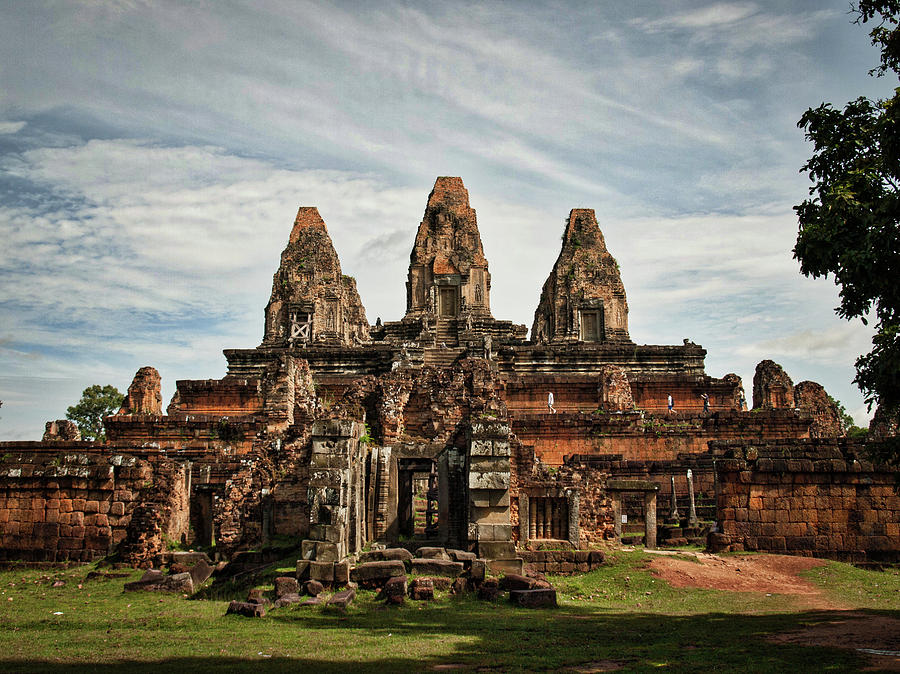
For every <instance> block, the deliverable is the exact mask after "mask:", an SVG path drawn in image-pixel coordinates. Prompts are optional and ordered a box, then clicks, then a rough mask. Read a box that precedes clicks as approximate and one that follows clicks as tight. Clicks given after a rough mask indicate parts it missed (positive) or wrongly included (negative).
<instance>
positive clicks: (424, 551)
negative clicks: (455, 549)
mask: <svg viewBox="0 0 900 674" xmlns="http://www.w3.org/2000/svg"><path fill="white" fill-rule="evenodd" d="M416 557H418V558H419V559H443V560H446V561H448V562H449V561H450V555H448V554H447V551H446V550H445V549H444V548H429V547H421V548H419V549H418V550H416Z"/></svg>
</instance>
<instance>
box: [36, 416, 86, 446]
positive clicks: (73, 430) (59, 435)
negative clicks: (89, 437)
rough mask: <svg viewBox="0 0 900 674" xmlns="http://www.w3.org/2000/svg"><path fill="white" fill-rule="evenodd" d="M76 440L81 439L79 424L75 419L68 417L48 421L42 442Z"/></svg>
mask: <svg viewBox="0 0 900 674" xmlns="http://www.w3.org/2000/svg"><path fill="white" fill-rule="evenodd" d="M76 440H81V431H79V430H78V425H77V424H76V423H75V422H74V421H69V420H68V419H57V420H56V421H48V422H47V424H46V425H45V426H44V437H43V438H41V442H56V441H65V442H73V441H76Z"/></svg>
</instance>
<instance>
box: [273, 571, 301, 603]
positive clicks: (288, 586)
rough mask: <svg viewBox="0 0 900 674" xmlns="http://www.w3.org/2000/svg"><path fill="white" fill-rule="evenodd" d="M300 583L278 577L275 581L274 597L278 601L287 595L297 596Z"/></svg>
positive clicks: (288, 578) (284, 577) (289, 578)
mask: <svg viewBox="0 0 900 674" xmlns="http://www.w3.org/2000/svg"><path fill="white" fill-rule="evenodd" d="M299 592H300V583H298V582H297V579H296V578H292V577H290V576H279V577H278V578H276V579H275V596H276V597H278V598H279V599H280V598H281V597H283V596H285V595H287V594H299Z"/></svg>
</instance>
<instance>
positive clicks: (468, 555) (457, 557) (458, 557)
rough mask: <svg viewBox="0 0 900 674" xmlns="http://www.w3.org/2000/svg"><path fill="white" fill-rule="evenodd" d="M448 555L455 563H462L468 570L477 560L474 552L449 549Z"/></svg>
mask: <svg viewBox="0 0 900 674" xmlns="http://www.w3.org/2000/svg"><path fill="white" fill-rule="evenodd" d="M447 555H449V557H450V559H451V560H453V561H454V562H461V563H462V565H463V566H465V567H467V568H468V567H470V566H472V561H473V560H474V559H475V553H474V552H466V551H465V550H453V549H448V550H447Z"/></svg>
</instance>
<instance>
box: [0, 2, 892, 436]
mask: <svg viewBox="0 0 900 674" xmlns="http://www.w3.org/2000/svg"><path fill="white" fill-rule="evenodd" d="M852 21H853V17H852V16H851V15H850V14H849V13H848V3H847V2H846V0H815V1H809V2H807V1H802V0H798V1H792V2H787V3H785V2H778V1H774V0H772V1H768V0H767V1H759V2H713V3H710V2H687V1H681V0H671V1H668V2H643V1H640V0H638V1H635V2H626V3H622V2H617V3H605V2H546V3H527V2H499V1H495V2H486V1H483V2H460V1H456V0H454V1H449V2H448V1H447V0H444V1H443V2H389V1H379V0H373V1H371V2H366V3H359V2H346V3H342V2H328V3H325V2H303V1H302V0H282V1H279V0H255V1H253V2H249V1H248V2H229V1H226V0H215V1H214V2H212V1H211V2H200V1H198V2H167V1H164V0H153V1H152V2H149V1H148V2H144V1H142V0H82V1H79V0H67V1H59V2H44V1H41V0H35V1H33V2H31V1H25V0H21V1H19V0H6V1H4V2H0V241H2V244H0V400H2V401H3V407H2V408H0V440H14V439H31V440H36V439H40V436H41V434H42V432H43V425H44V422H45V421H47V420H50V419H57V418H64V416H65V412H66V407H67V406H69V405H71V404H73V403H75V402H76V401H77V400H78V398H79V396H80V394H81V391H82V390H83V389H84V388H86V387H87V386H90V385H92V384H113V385H114V386H117V387H118V388H119V389H120V390H122V391H124V390H125V389H126V388H127V387H128V385H129V383H130V381H131V378H132V376H133V375H134V373H135V372H136V371H137V369H138V368H140V367H141V366H144V365H152V366H154V367H156V368H157V369H158V370H159V371H160V374H161V375H162V378H163V397H164V404H166V403H167V402H168V400H169V398H170V397H171V395H172V393H174V389H175V381H176V380H178V379H207V378H219V377H221V376H223V375H224V374H225V367H226V363H225V359H224V356H223V355H222V349H224V348H252V347H255V346H256V345H258V344H259V342H260V341H261V338H262V332H263V309H264V307H265V304H266V302H267V300H268V297H269V293H270V291H271V284H272V280H271V279H272V274H273V273H274V272H275V270H276V268H277V266H278V262H279V256H280V252H281V250H282V249H283V248H284V246H285V244H286V243H287V238H288V234H289V233H290V229H291V225H292V222H293V218H294V215H295V214H296V211H297V208H298V206H301V205H303V206H318V208H319V211H320V213H321V214H322V216H323V218H324V219H325V222H326V223H327V226H328V229H329V232H330V234H331V237H332V240H333V241H334V244H335V248H336V250H337V252H338V255H339V256H340V259H341V264H342V267H343V271H344V273H345V274H350V275H353V276H355V277H356V278H357V281H358V284H359V290H360V294H361V296H362V300H363V303H364V305H365V307H366V311H367V315H368V318H369V321H370V322H371V323H374V322H375V319H376V318H377V317H380V318H381V319H382V320H384V321H387V320H399V319H400V318H401V317H402V316H403V313H404V311H405V286H404V283H405V280H406V271H407V265H408V263H409V252H410V249H411V248H412V244H413V239H414V236H415V232H416V229H417V227H418V224H419V222H420V221H421V219H422V215H423V212H424V208H425V203H426V200H427V197H428V193H429V191H430V190H431V187H432V186H433V184H434V180H435V178H436V177H437V176H441V175H456V176H461V177H462V178H463V181H464V183H465V185H466V187H467V188H468V190H469V195H470V202H471V205H472V207H473V208H475V210H476V212H477V214H478V224H479V228H480V230H481V236H482V240H483V242H484V250H485V254H486V256H487V258H488V261H489V263H490V269H491V274H492V278H493V283H492V290H491V304H492V311H493V314H494V316H495V317H496V318H499V319H507V320H514V321H516V322H517V323H524V324H526V325H527V326H528V327H529V328H530V327H531V323H532V319H533V315H534V310H535V308H536V306H537V303H538V298H539V294H540V288H541V285H542V284H543V282H544V280H545V279H546V277H547V275H548V274H549V272H550V270H551V268H552V266H553V263H554V261H555V259H556V256H557V255H558V252H559V247H560V236H561V234H562V232H563V227H564V224H565V220H566V217H567V216H568V213H569V211H570V210H571V209H572V208H593V209H595V210H596V213H597V218H598V220H599V222H600V226H601V229H602V230H603V233H604V236H605V238H606V242H607V246H608V247H609V249H610V252H611V253H612V254H613V256H615V257H616V259H617V260H618V262H619V264H620V267H621V270H622V277H623V281H624V283H625V287H626V291H627V293H628V302H629V307H630V314H629V319H630V329H631V337H632V339H633V340H634V341H635V342H637V343H641V344H681V342H682V340H683V339H684V338H689V339H691V340H693V341H694V342H697V343H699V344H701V345H703V346H704V347H705V348H706V349H707V351H708V355H707V360H706V369H707V373H708V374H710V375H712V376H715V377H721V376H723V375H724V374H726V373H729V372H735V373H737V374H739V375H740V376H741V377H742V378H743V379H744V382H745V386H746V388H747V391H748V393H749V391H750V389H751V385H752V378H753V372H754V368H755V366H756V363H758V362H759V361H760V360H762V359H764V358H771V359H773V360H775V361H777V362H779V363H781V364H782V365H783V366H784V367H785V369H786V370H787V372H788V374H789V375H790V376H791V377H792V378H793V380H794V382H795V383H796V382H799V381H802V380H806V379H811V380H814V381H818V382H820V383H821V384H823V385H824V386H825V387H826V389H827V390H828V391H829V393H831V394H832V395H833V396H834V397H836V398H837V399H838V400H840V401H842V402H843V403H844V405H845V406H846V407H847V409H848V411H849V412H850V413H852V414H853V415H854V418H855V419H856V420H857V422H858V423H861V424H862V423H867V421H866V420H867V418H868V413H867V410H866V408H865V405H864V403H863V400H862V396H861V395H860V393H859V391H858V390H857V389H856V388H855V387H854V385H853V384H852V383H851V382H852V379H853V374H854V369H853V363H854V361H855V359H856V358H857V356H859V355H860V354H862V353H865V352H867V351H868V350H869V349H870V346H871V341H870V340H871V330H870V328H867V327H866V326H864V325H862V323H861V322H860V321H859V320H856V321H853V322H848V321H845V320H842V319H840V318H838V317H837V316H836V315H835V314H834V311H833V310H834V307H836V306H837V304H838V294H837V289H836V288H835V286H834V285H833V283H832V281H831V279H818V280H811V279H807V278H804V277H803V276H801V275H800V273H799V266H798V263H797V261H796V260H794V259H793V257H792V253H791V249H792V247H793V244H794V241H795V239H796V234H797V222H796V217H795V215H794V213H793V211H792V207H793V206H794V205H796V204H798V203H800V202H801V201H802V200H803V199H805V198H806V197H807V190H808V187H809V185H810V183H809V180H808V178H807V177H806V176H805V175H803V174H802V173H801V172H800V168H801V167H802V165H803V164H804V162H805V161H806V160H807V159H808V158H809V155H810V153H811V146H810V145H809V144H808V143H807V142H806V141H805V139H804V137H803V132H802V130H800V129H798V128H797V126H796V124H797V121H798V120H799V119H800V116H801V115H802V114H803V112H804V111H805V110H806V109H807V108H809V107H816V106H818V105H819V104H821V103H822V102H831V103H833V104H835V105H836V106H838V107H841V106H843V104H844V103H846V102H847V101H849V100H852V99H854V98H856V97H857V96H860V95H866V96H869V97H873V98H874V97H885V96H887V95H889V94H890V93H891V91H892V87H893V86H896V82H894V81H891V80H890V78H884V79H877V78H872V77H869V76H868V75H867V72H868V70H869V69H870V68H873V67H874V66H876V65H877V63H878V53H877V51H876V50H875V49H874V48H872V47H871V45H870V44H869V39H868V35H867V33H868V28H867V27H865V26H856V25H853V23H852Z"/></svg>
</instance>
